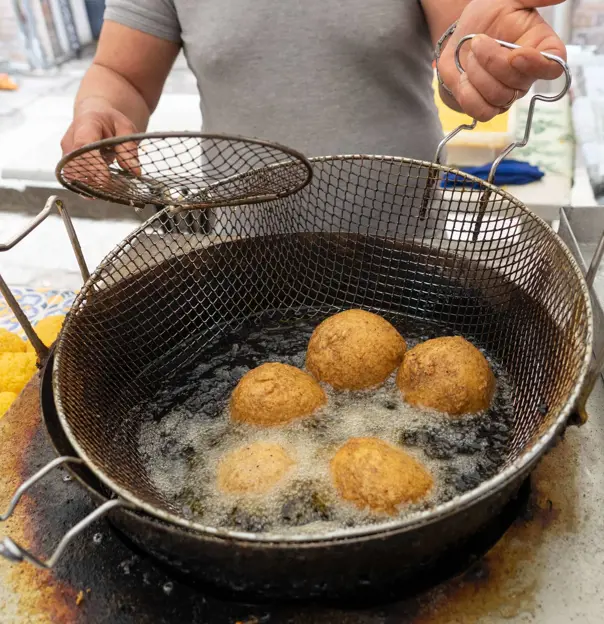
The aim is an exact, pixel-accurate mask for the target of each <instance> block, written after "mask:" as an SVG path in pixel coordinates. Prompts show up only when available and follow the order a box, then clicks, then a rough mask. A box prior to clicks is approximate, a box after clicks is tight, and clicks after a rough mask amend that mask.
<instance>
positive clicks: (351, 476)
mask: <svg viewBox="0 0 604 624" xmlns="http://www.w3.org/2000/svg"><path fill="white" fill-rule="evenodd" d="M331 476H332V479H333V482H334V485H335V487H336V489H337V491H338V493H339V494H340V496H341V497H342V498H343V499H344V500H347V501H349V502H351V503H353V504H354V505H355V506H356V507H358V508H359V509H367V508H369V509H370V510H372V511H374V512H379V513H385V514H389V515H393V514H395V513H396V508H397V506H398V505H400V504H401V503H410V502H415V501H417V500H419V499H420V498H423V497H424V496H425V495H426V494H427V493H428V492H429V491H430V490H431V489H432V485H433V483H434V481H433V479H432V476H431V475H430V473H429V472H428V471H427V470H426V469H425V468H424V467H423V466H422V465H421V464H420V462H418V461H417V460H416V459H414V458H413V457H411V456H410V455H408V454H407V453H405V452H404V451H403V450H401V449H399V448H397V447H395V446H392V445H390V444H388V443H387V442H384V441H383V440H380V439H379V438H351V439H350V440H348V441H347V442H346V443H345V444H344V445H343V446H341V447H340V448H339V449H338V452H337V453H336V454H335V456H334V457H333V459H332V460H331Z"/></svg>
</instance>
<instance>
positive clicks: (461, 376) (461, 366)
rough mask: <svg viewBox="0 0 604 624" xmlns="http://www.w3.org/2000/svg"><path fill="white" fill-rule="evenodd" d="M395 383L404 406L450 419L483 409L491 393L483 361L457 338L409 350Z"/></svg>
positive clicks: (489, 374) (492, 381)
mask: <svg viewBox="0 0 604 624" xmlns="http://www.w3.org/2000/svg"><path fill="white" fill-rule="evenodd" d="M396 383H397V385H398V387H399V388H400V390H401V392H402V393H403V396H404V399H405V401H406V402H407V403H410V404H411V405H416V406H418V407H424V408H431V409H435V410H437V411H439V412H444V413H446V414H450V415H452V416H460V415H462V414H474V413H476V412H480V411H482V410H485V409H487V408H488V407H489V405H490V404H491V400H492V398H493V393H494V392H495V376H494V375H493V371H492V370H491V367H490V366H489V363H488V362H487V360H486V358H485V357H484V355H483V354H482V353H481V352H480V351H479V350H478V349H477V348H476V347H475V346H474V345H473V344H471V343H470V342H468V341H467V340H466V339H465V338H462V337H461V336H446V337H443V338H434V339H433V340H427V341H426V342H423V343H421V344H419V345H417V346H416V347H414V348H413V349H411V350H409V351H408V352H407V353H406V355H405V358H404V360H403V364H402V366H401V368H400V369H399V372H398V375H397V378H396Z"/></svg>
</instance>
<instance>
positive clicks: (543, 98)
mask: <svg viewBox="0 0 604 624" xmlns="http://www.w3.org/2000/svg"><path fill="white" fill-rule="evenodd" d="M456 28H457V22H456V23H455V24H452V25H451V26H450V27H449V28H448V29H447V30H446V31H445V32H444V33H443V35H442V37H441V38H440V39H439V40H438V42H437V43H436V48H435V51H434V57H435V60H436V76H437V79H438V83H439V85H440V86H441V88H442V89H443V90H444V91H445V92H446V93H448V94H449V95H450V96H451V97H455V96H454V95H453V93H452V91H451V89H449V87H447V85H446V84H445V83H444V81H443V79H442V76H441V75H440V71H439V66H438V63H439V60H440V57H441V55H442V49H443V47H444V45H445V43H446V41H447V40H448V39H449V37H451V35H452V34H453V33H454V32H455V29H456ZM477 36H478V35H477V34H471V35H465V36H464V37H462V38H461V39H460V40H459V42H458V44H457V47H456V48H455V55H454V58H455V66H456V67H457V70H458V71H459V73H464V68H463V66H462V64H461V58H460V55H461V49H462V48H463V46H464V44H465V43H467V42H468V41H471V40H472V39H474V38H475V37H477ZM495 41H496V42H497V43H498V44H499V45H500V46H502V47H504V48H507V49H508V50H517V49H519V48H521V47H522V46H519V45H517V44H515V43H509V42H507V41H500V40H499V39H495ZM541 55H542V56H543V57H545V58H546V59H548V60H550V61H553V62H555V63H558V65H560V67H561V68H562V71H563V72H564V77H565V82H564V87H563V89H562V90H561V91H560V92H559V93H557V94H555V95H542V94H535V95H533V96H532V97H531V99H530V102H529V108H528V114H527V118H526V127H525V130H524V136H523V137H522V139H521V140H520V141H515V142H514V143H511V144H510V145H508V146H507V147H506V148H505V149H504V150H503V152H502V153H501V154H500V155H499V157H498V158H496V159H495V161H494V162H493V165H492V166H491V170H490V172H489V177H488V182H489V183H493V180H494V179H495V173H496V171H497V167H498V166H499V165H500V163H501V161H502V160H503V159H504V158H506V157H507V156H508V155H509V154H510V152H512V151H513V150H514V149H516V148H517V147H524V146H525V145H526V144H527V143H528V140H529V136H530V133H531V126H532V123H533V114H534V112H535V104H536V103H537V102H538V101H541V102H557V101H558V100H560V99H562V98H563V97H564V96H565V95H566V94H567V93H568V90H569V89H570V85H571V81H572V77H571V73H570V69H569V67H568V65H567V64H566V62H565V61H564V60H563V59H561V58H560V57H559V56H556V55H554V54H549V53H547V52H541ZM476 123H477V122H476V120H474V121H473V123H472V125H471V127H468V125H467V124H466V125H462V126H459V127H458V128H456V129H455V130H453V132H450V133H449V134H448V135H447V136H446V137H445V138H444V139H443V141H441V143H440V144H439V146H438V149H437V151H436V157H435V161H436V162H438V163H440V158H441V155H442V151H443V148H444V147H445V145H446V144H447V143H448V142H449V141H450V140H451V139H452V138H453V137H454V136H455V135H457V134H458V133H459V132H460V131H461V130H463V129H473V128H474V127H476Z"/></svg>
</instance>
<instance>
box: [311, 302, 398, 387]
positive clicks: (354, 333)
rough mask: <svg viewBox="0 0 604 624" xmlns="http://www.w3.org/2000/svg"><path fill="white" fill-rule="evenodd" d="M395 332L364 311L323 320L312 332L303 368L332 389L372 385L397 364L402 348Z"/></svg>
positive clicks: (383, 379) (376, 384)
mask: <svg viewBox="0 0 604 624" xmlns="http://www.w3.org/2000/svg"><path fill="white" fill-rule="evenodd" d="M406 348H407V347H406V344H405V341H404V340H403V337H402V336H401V335H400V334H399V333H398V331H397V330H396V329H395V328H394V327H393V326H392V325H391V324H390V323H389V322H388V321H386V320H385V319H383V318H382V317H380V316H378V315H377V314H372V313H371V312H365V311H364V310H346V311H345V312H340V313H339V314H335V315H334V316H330V317H329V318H328V319H325V320H324V321H323V322H322V323H321V324H320V325H319V326H318V327H317V328H316V329H315V331H314V332H313V335H312V336H311V338H310V342H309V344H308V351H307V353H306V368H308V370H309V371H310V372H311V373H312V374H313V375H314V376H315V377H316V378H317V379H318V380H319V381H323V382H325V383H327V384H329V385H330V386H332V387H333V388H335V389H336V390H365V389H368V388H375V387H377V386H379V385H381V384H382V383H384V381H386V379H387V378H388V377H389V376H390V375H391V373H392V372H393V371H394V370H395V369H396V368H397V367H398V366H399V365H400V363H401V361H402V359H403V355H404V354H405V349H406Z"/></svg>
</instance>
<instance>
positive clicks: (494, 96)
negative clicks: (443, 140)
mask: <svg viewBox="0 0 604 624" xmlns="http://www.w3.org/2000/svg"><path fill="white" fill-rule="evenodd" d="M562 1H563V0H472V2H470V3H469V4H468V5H467V6H466V8H465V9H464V11H463V12H462V14H461V16H460V18H459V20H458V23H457V28H456V29H455V32H454V33H453V34H452V35H451V38H450V39H449V41H448V43H447V44H446V46H445V48H444V50H443V52H442V55H441V57H440V60H439V62H438V69H439V73H440V76H441V78H442V80H443V82H444V84H445V85H446V86H447V87H448V88H449V89H450V90H451V93H452V94H453V97H454V98H455V101H456V102H457V104H458V105H459V107H460V108H461V109H462V110H463V112H465V113H466V114H468V115H470V116H471V117H473V118H474V119H477V120H478V121H488V120H489V119H492V118H493V117H495V116H496V115H498V114H500V113H501V112H503V111H505V110H507V108H509V106H511V104H512V103H513V102H514V101H515V100H516V99H517V98H518V97H523V96H524V95H526V93H527V91H528V90H529V89H530V88H531V86H532V84H533V83H534V82H535V81H536V80H539V79H544V80H553V79H554V78H557V77H558V76H560V75H561V73H562V68H561V67H560V65H559V64H558V63H556V62H554V61H551V60H548V59H546V58H545V57H544V56H542V54H541V52H548V53H550V54H554V55H556V56H559V57H561V58H563V59H566V48H565V46H564V44H563V43H562V41H561V40H560V38H559V37H558V36H557V35H556V33H555V32H554V30H553V29H552V28H551V27H550V26H549V25H548V24H547V23H546V22H545V20H544V19H543V18H542V17H541V15H540V14H539V13H538V12H537V8H538V7H544V6H549V5H554V4H560V3H561V2H562ZM474 33H476V34H478V36H477V37H475V38H474V39H472V40H471V41H469V42H467V43H466V44H465V45H464V46H463V48H462V50H461V53H460V60H461V64H462V66H463V68H464V70H465V72H464V73H460V72H459V71H458V69H457V67H456V65H455V49H456V47H457V44H458V43H459V41H460V39H461V38H462V37H464V36H466V35H469V34H474ZM494 39H500V40H502V41H508V42H510V43H515V44H517V45H519V46H521V47H520V48H519V49H517V50H509V49H507V48H504V47H502V46H500V45H499V44H498V43H497V42H496V41H494Z"/></svg>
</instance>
